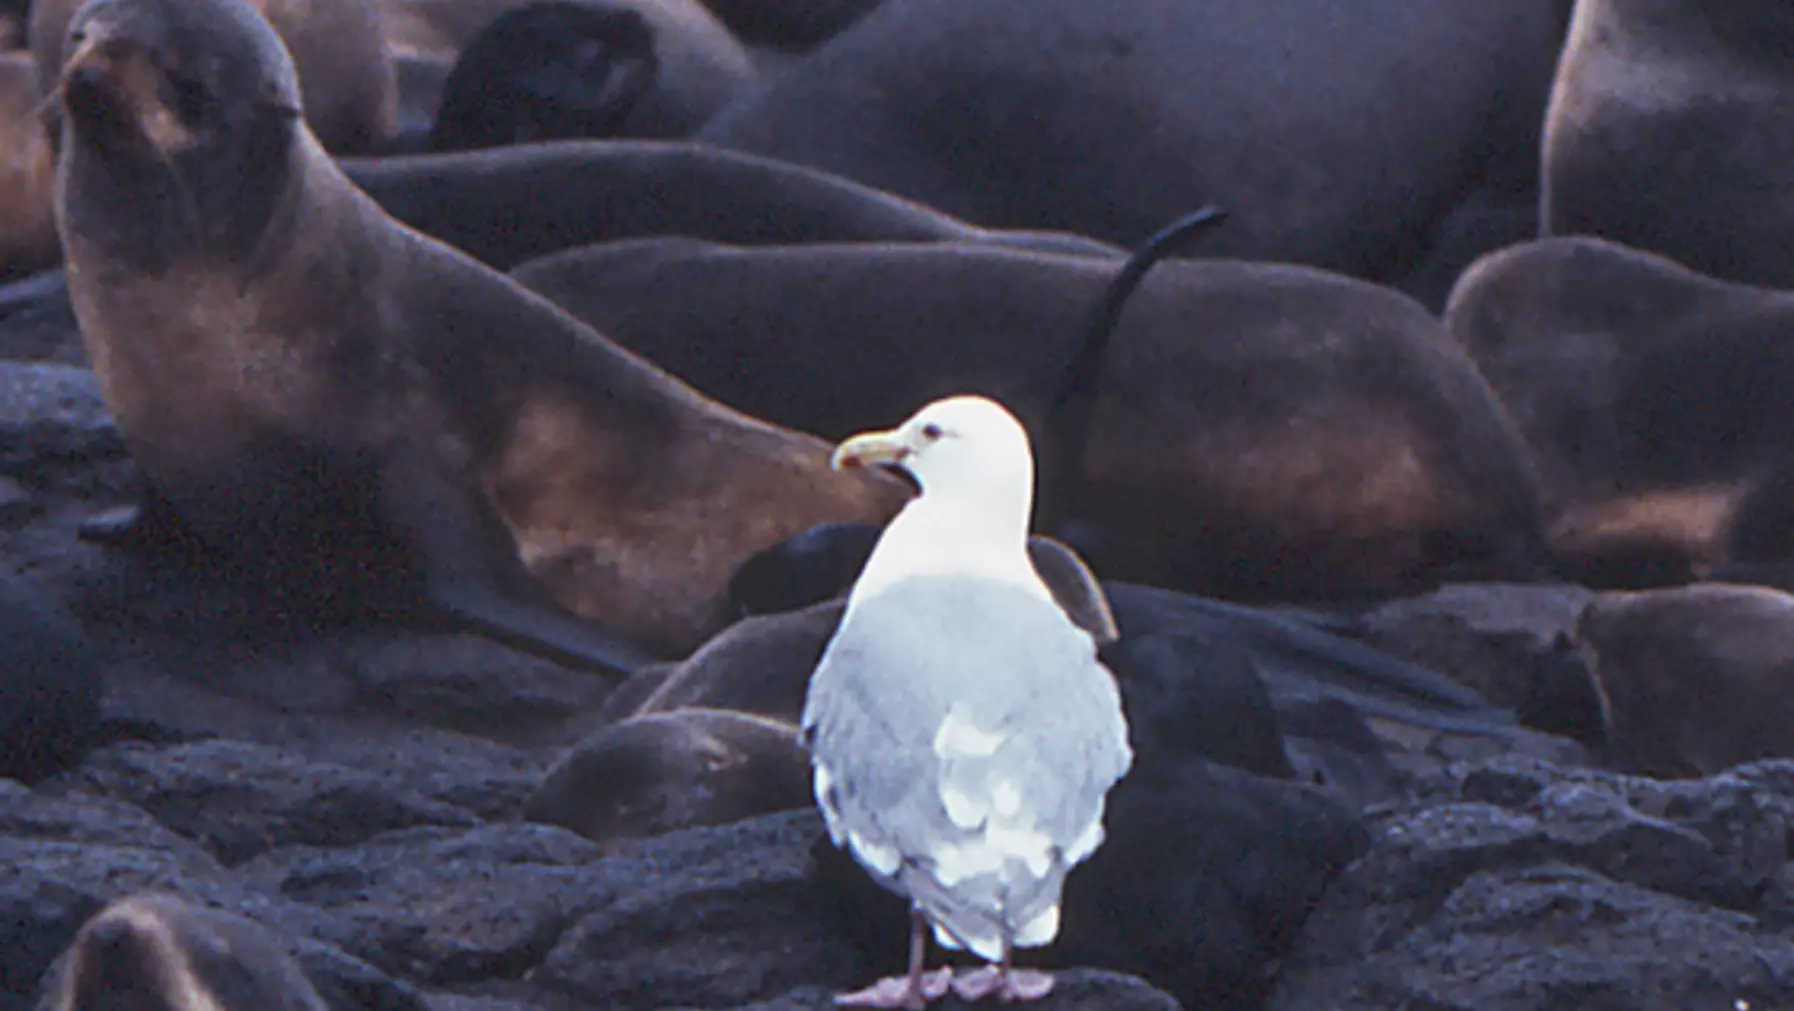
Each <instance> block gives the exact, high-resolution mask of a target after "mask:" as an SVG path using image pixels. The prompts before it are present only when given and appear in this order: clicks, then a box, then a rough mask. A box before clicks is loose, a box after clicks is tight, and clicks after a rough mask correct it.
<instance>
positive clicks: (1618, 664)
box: [1576, 583, 1794, 777]
mask: <svg viewBox="0 0 1794 1011" xmlns="http://www.w3.org/2000/svg"><path fill="white" fill-rule="evenodd" d="M1576 635H1577V639H1578V640H1579V644H1580V645H1581V646H1582V648H1583V651H1584V656H1585V657H1587V658H1588V659H1589V661H1590V669H1591V672H1592V675H1593V677H1594V680H1595V684H1596V687H1597V689H1598V691H1599V693H1600V695H1601V697H1602V700H1603V702H1604V707H1605V709H1606V714H1607V733H1608V739H1609V745H1610V748H1611V750H1612V757H1613V759H1614V761H1615V762H1616V764H1617V765H1618V766H1619V767H1620V768H1621V769H1623V770H1624V771H1627V772H1632V773H1638V774H1643V775H1649V776H1659V777H1699V776H1710V775H1713V774H1715V773H1718V772H1721V771H1723V770H1725V769H1727V768H1730V767H1731V766H1733V765H1736V764H1738V763H1740V762H1748V761H1753V760H1756V759H1762V758H1781V757H1794V597H1790V596H1789V595H1787V594H1785V593H1782V592H1781V591H1779V590H1770V589H1764V588H1760V587H1744V586H1728V585H1724V584H1718V583H1708V584H1703V585H1699V586H1688V587H1677V588H1672V589H1662V590H1650V591H1646V592H1642V593H1626V592H1614V593H1604V594H1601V595H1600V596H1598V597H1597V598H1595V600H1594V601H1593V602H1591V603H1590V604H1589V605H1588V606H1587V607H1586V608H1585V609H1584V611H1583V613H1582V616H1581V618H1580V619H1579V621H1578V622H1577V630H1576Z"/></svg>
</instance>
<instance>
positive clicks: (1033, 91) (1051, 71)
mask: <svg viewBox="0 0 1794 1011" xmlns="http://www.w3.org/2000/svg"><path fill="white" fill-rule="evenodd" d="M1568 9H1569V2H1568V0H1509V2H1503V3H1499V4H1495V3H1488V2H1485V0H1436V2H1432V3H1426V4H1421V5H1419V6H1416V5H1415V4H1413V3H1411V2H1409V0H1363V2H1359V3H1355V4H1351V5H1349V6H1347V5H1341V4H1339V3H1337V2H1336V0H1282V2H1278V3H1265V2H1263V0H1208V2H1203V3H1192V2H1190V0H1104V2H1100V3H1092V2H1090V0H980V2H977V3H968V2H966V0H903V2H901V3H885V4H882V5H881V6H879V8H878V9H877V10H875V11H873V12H872V13H870V14H868V15H866V16H865V17H864V18H863V19H861V20H860V21H858V22H857V23H855V24H854V25H853V26H852V27H850V28H848V29H847V30H845V31H843V32H842V33H841V34H840V35H838V36H836V37H834V38H833V39H831V40H829V41H828V42H827V43H825V44H824V45H823V46H821V47H820V48H818V49H817V50H815V51H814V52H812V53H810V54H808V55H807V56H806V57H805V58H804V59H803V60H802V61H800V62H798V63H796V64H793V65H792V66H791V67H789V68H788V69H787V70H786V71H785V72H783V73H782V74H780V75H779V76H778V77H777V78H776V79H773V80H772V81H770V82H769V83H768V85H767V86H766V87H765V88H764V89H763V90H761V91H759V92H756V93H754V94H752V95H749V96H748V97H746V98H744V99H743V100H742V101H740V102H738V103H737V104H735V105H734V106H731V107H730V108H729V109H727V110H725V111H724V112H723V113H722V114H720V115H719V116H718V117H717V118H716V119H715V120H714V121H713V122H712V123H711V124H710V125H709V126H707V127H705V129H704V130H703V132H702V133H700V134H699V135H698V136H699V139H701V140H705V141H708V142H712V143H716V144H719V145H722V146H725V147H730V148H734V149H737V150H742V151H751V152H753V153H756V154H763V155H768V156H770V157H774V158H780V159H784V160H786V161H793V162H797V163H799V164H803V165H811V166H814V167H816V168H820V169H824V170H826V171H830V172H834V173H837V174H839V175H843V176H847V177H848V178H850V179H855V180H858V181H860V182H863V183H866V184H868V185H871V186H876V187H879V188H880V189H885V190H889V191H891V192H893V193H898V194H901V195H903V196H907V197H910V198H912V199H916V200H920V201H922V202H923V203H926V204H928V205H930V206H933V207H938V208H940V209H941V210H943V211H945V212H947V213H949V214H953V215H955V216H957V217H961V218H964V219H966V220H967V221H974V222H977V223H979V224H981V225H987V226H991V227H1001V228H1053V229H1064V230H1066V231H1071V232H1077V233H1079V234H1083V235H1089V236H1093V237H1095V238H1099V239H1103V240H1105V241H1109V242H1115V243H1119V244H1122V245H1127V246H1132V245H1134V244H1136V243H1138V242H1139V241H1140V240H1142V239H1144V238H1145V237H1146V236H1147V235H1149V234H1151V233H1152V232H1153V230H1155V229H1157V228H1158V227H1159V226H1160V225H1161V224H1163V223H1164V222H1166V221H1169V220H1171V219H1172V218H1173V217H1174V216H1176V215H1177V214H1180V213H1182V212H1184V211H1186V210H1188V209H1190V208H1192V207H1196V206H1199V205H1201V204H1204V203H1214V204H1218V205H1220V206H1223V207H1226V208H1228V209H1229V210H1231V211H1233V212H1234V213H1235V215H1236V218H1235V220H1234V223H1233V224H1232V225H1230V226H1229V227H1228V229H1227V230H1226V232H1225V233H1223V234H1218V235H1217V236H1216V238H1215V240H1214V242H1213V243H1212V246H1211V247H1210V248H1209V249H1208V250H1207V253H1208V255H1213V256H1217V257H1229V258H1240V259H1254V260H1277V261H1293V262H1299V263H1305V264H1310V265H1314V266H1320V267H1326V268H1330V269H1333V270H1338V271H1342V272H1344V273H1347V274H1351V275H1353V276H1357V277H1363V278H1369V279H1373V280H1381V281H1394V280H1396V279H1398V278H1401V277H1403V276H1405V275H1407V274H1408V273H1409V272H1410V271H1411V270H1412V269H1413V268H1414V267H1415V266H1416V265H1417V264H1418V263H1419V262H1420V261H1421V260H1423V259H1424V258H1426V256H1427V255H1428V253H1429V252H1431V251H1432V250H1433V248H1434V246H1435V244H1436V242H1437V240H1438V239H1439V237H1440V232H1441V229H1442V228H1443V227H1444V226H1445V224H1446V222H1447V221H1448V220H1449V219H1450V218H1451V217H1452V215H1453V212H1454V211H1455V210H1456V209H1457V208H1458V207H1460V206H1461V205H1463V204H1465V203H1466V202H1469V201H1471V200H1473V199H1474V198H1478V197H1479V196H1480V197H1483V198H1487V199H1488V200H1490V201H1491V202H1494V203H1499V204H1503V205H1512V206H1518V207H1524V208H1529V209H1530V208H1535V207H1536V204H1537V199H1538V190H1537V185H1536V181H1537V178H1538V148H1539V124H1540V122H1541V121H1542V119H1543V114H1544V109H1545V104H1546V101H1547V97H1548V92H1549V88H1550V83H1551V75H1552V71H1553V69H1554V66H1555V61H1556V56H1557V51H1558V45H1559V41H1560V40H1561V39H1562V33H1563V28H1564V24H1565V20H1566V17H1567V14H1568ZM1416 80H1424V81H1425V82H1426V86H1425V87H1415V86H1414V82H1415V81H1416ZM1522 224H1524V225H1525V227H1526V230H1525V231H1524V232H1521V233H1520V234H1519V235H1514V236H1507V235H1500V236H1492V237H1490V238H1491V239H1492V240H1494V241H1496V242H1497V243H1498V244H1505V242H1509V241H1517V240H1518V239H1519V238H1521V237H1524V236H1525V235H1528V234H1531V233H1532V230H1533V228H1534V227H1535V226H1533V225H1532V224H1531V222H1530V221H1523V222H1522ZM1484 248H1485V249H1486V248H1491V247H1484ZM1480 251H1482V250H1476V249H1469V250H1464V251H1462V252H1460V253H1459V255H1460V256H1463V255H1464V253H1469V254H1471V255H1474V253H1475V252H1480ZM1463 262H1468V259H1464V261H1463Z"/></svg>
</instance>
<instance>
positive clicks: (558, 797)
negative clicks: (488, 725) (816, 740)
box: [523, 708, 812, 842]
mask: <svg viewBox="0 0 1794 1011" xmlns="http://www.w3.org/2000/svg"><path fill="white" fill-rule="evenodd" d="M811 803H812V800H811V791H810V759H809V754H808V753H807V752H806V751H805V750H804V748H803V746H802V745H801V744H800V743H799V742H798V737H797V727H796V726H795V725H794V724H792V723H788V722H784V721H780V720H771V719H766V718H763V717H760V716H753V715H750V714H747V713H741V712H732V711H728V710H721V709H697V708H692V709H678V710H674V711H671V712H663V713H654V714H651V715H644V716H633V717H630V718H629V719H626V720H623V721H621V722H618V723H613V724H610V725H609V726H605V727H602V728H600V729H598V730H597V731H595V732H594V733H593V734H591V735H590V736H588V737H587V738H586V739H584V740H582V741H581V742H580V743H579V744H577V745H575V746H574V747H573V750H572V751H571V752H569V753H568V754H567V755H566V757H564V758H563V759H562V760H561V761H560V762H559V763H557V764H556V765H555V767H554V768H552V769H550V770H549V772H548V775H547V776H546V777H544V779H543V781H542V783H541V785H540V786H538V787H537V788H536V791H535V792H534V793H533V794H531V795H530V797H529V799H528V800H527V801H525V802H524V807H523V817H524V818H525V819H526V820H528V821H535V822H542V823H546V824H550V825H560V826H563V827H565V828H569V829H572V830H573V831H575V832H577V833H579V834H580V835H583V836H585V837H586V838H588V839H591V840H594V841H596V842H613V841H620V840H624V839H632V838H641V837H644V836H650V835H658V834H660V833H663V832H672V831H676V830H679V829H686V828H695V827H698V826H701V825H721V824H724V823H727V822H732V821H739V820H741V819H743V818H752V817H755V816H757V815H763V814H771V813H772V812H774V811H788V810H793V809H796V808H802V807H808V806H809V805H810V804H811Z"/></svg>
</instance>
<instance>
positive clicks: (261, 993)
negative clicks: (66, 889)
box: [45, 892, 330, 1011]
mask: <svg viewBox="0 0 1794 1011" xmlns="http://www.w3.org/2000/svg"><path fill="white" fill-rule="evenodd" d="M52 972H53V973H54V976H53V978H52V981H51V982H50V984H49V985H48V987H47V1000H46V1001H45V1006H46V1007H47V1008H48V1009H49V1011H138V1009H155V1011H330V1006H329V1005H328V1004H326V1003H325V1002H324V999H323V998H322V997H320V996H318V992H317V990H316V989H315V988H314V987H313V986H312V983H311V981H310V980H309V979H307V978H306V975H305V972H304V970H302V969H300V968H299V964H298V963H297V962H295V961H294V960H293V958H292V956H291V955H289V954H288V952H287V946H286V945H285V944H283V943H282V942H281V941H280V939H279V938H278V937H276V936H275V935H274V934H273V932H272V931H270V930H268V929H267V928H266V927H263V926H262V925H260V924H258V923H255V922H253V921H250V920H246V919H244V918H243V917H240V916H236V915H233V914H231V913H226V912H223V911H222V910H217V909H209V908H207V907H205V906H202V905H199V904H197V903H194V902H191V901H188V900H186V899H183V898H179V897H177V896H174V895H169V894H166V893H160V892H141V893H138V894H135V895H130V896H126V897H125V898H122V899H118V900H116V901H114V902H113V903H111V904H110V905H108V906H107V907H106V908H104V909H102V910H100V911H99V912H98V913H96V914H94V915H93V917H91V918H90V919H89V920H88V921H87V922H86V923H85V924H83V925H82V927H81V930H80V931H79V932H78V933H76V935H75V940H74V943H73V944H71V945H70V946H69V950H68V952H67V954H65V955H64V956H63V961H62V963H60V965H59V966H58V968H57V969H55V970H52Z"/></svg>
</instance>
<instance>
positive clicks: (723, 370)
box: [513, 223, 1537, 599]
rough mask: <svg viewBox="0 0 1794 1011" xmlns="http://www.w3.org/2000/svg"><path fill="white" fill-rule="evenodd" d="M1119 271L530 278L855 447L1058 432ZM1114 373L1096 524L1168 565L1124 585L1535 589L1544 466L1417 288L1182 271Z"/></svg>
mask: <svg viewBox="0 0 1794 1011" xmlns="http://www.w3.org/2000/svg"><path fill="white" fill-rule="evenodd" d="M1228 227H1229V228H1231V227H1232V224H1231V223H1230V224H1229V225H1228ZM1225 231H1226V230H1225V229H1223V230H1222V231H1221V232H1219V233H1217V237H1218V236H1219V235H1220V234H1225ZM1114 271H1115V263H1114V261H1098V260H1094V259H1079V258H1071V257H1059V256H1050V255H1044V254H1037V253H1028V252H1021V251H1014V250H1007V249H995V248H988V247H974V246H969V245H965V244H959V243H929V244H917V245H908V246H903V245H896V244H871V243H868V244H858V245H853V246H847V245H838V246H837V245H822V244H815V245H809V246H802V247H763V248H756V249H740V248H728V247H723V246H718V245H713V244H707V243H702V242H696V241H691V240H685V239H661V240H644V241H634V242H619V243H610V244H606V245H604V246H591V247H586V248H584V249H579V250H570V251H567V252H565V253H561V254H556V255H555V256H552V257H546V258H544V259H541V260H537V261H534V262H532V263H528V264H525V265H523V266H521V267H519V268H517V270H516V271H515V272H514V274H513V276H514V277H516V278H518V279H519V280H521V281H523V283H525V284H526V285H528V286H530V287H532V288H534V289H535V290H537V291H539V292H541V293H543V294H545V295H548V296H549V297H550V298H552V299H554V300H555V301H556V302H558V303H559V304H561V305H562V306H564V307H566V308H568V309H569V310H571V311H572V312H573V313H574V315H576V316H579V317H580V318H582V319H586V320H588V321H590V322H592V323H594V324H595V325H597V326H598V327H599V328H600V329H602V330H604V332H606V333H608V334H610V335H611V336H612V337H613V338H614V339H616V340H617V341H619V342H620V343H622V344H623V345H624V346H626V347H629V348H631V349H632V350H635V351H637V352H638V353H640V354H642V355H644V356H646V357H648V358H649V359H651V360H653V361H655V362H656V363H657V364H659V365H661V366H662V367H664V368H666V369H668V370H669V371H671V372H672V373H673V374H675V375H678V376H680V377H681V378H683V379H685V380H686V381H688V382H691V383H692V384H693V385H695V386H697V387H698V388H699V389H702V390H704V391H705V392H706V393H707V394H709V395H711V396H715V397H718V398H720V399H722V400H724V401H725V402H729V403H735V404H739V405H741V406H742V407H743V408H744V409H746V410H748V411H750V412H751V413H753V414H755V415H757V416H760V417H765V418H767V419H769V420H772V421H775V422H777V423H780V424H786V425H790V426H792V427H796V428H800V429H802V430H804V431H811V432H816V433H818V434H820V435H823V436H824V437H827V438H841V437H844V436H846V435H847V434H849V433H850V432H852V431H855V430H858V429H861V428H865V427H870V426H874V425H878V424H881V423H890V422H891V421H894V420H895V419H898V418H901V417H903V416H905V415H906V414H907V413H908V411H909V410H911V409H912V408H913V405H914V404H916V403H924V402H927V401H929V400H931V399H935V398H939V397H941V396H945V395H951V394H954V393H963V392H971V393H981V394H984V395H987V396H990V397H992V398H994V399H996V400H998V401H1000V402H1002V403H1003V404H1005V405H1007V406H1008V407H1009V408H1010V409H1011V410H1012V411H1014V412H1015V413H1016V415H1017V416H1018V417H1020V418H1021V419H1022V420H1023V422H1024V424H1025V425H1027V426H1028V427H1029V428H1030V430H1031V431H1032V432H1035V433H1039V432H1041V431H1042V427H1041V426H1042V425H1043V424H1045V423H1046V419H1047V418H1048V416H1049V414H1050V411H1051V408H1052V403H1053V400H1054V396H1055V394H1056V392H1057V390H1058V386H1059V383H1060V381H1061V379H1062V376H1063V375H1064V372H1065V369H1066V363H1067V362H1069V361H1070V360H1071V359H1072V357H1073V355H1074V354H1075V353H1076V349H1077V348H1079V347H1081V346H1082V344H1081V343H1080V342H1082V341H1084V340H1085V339H1086V337H1087V335H1086V334H1085V333H1083V332H1081V327H1082V321H1083V320H1084V319H1085V317H1086V315H1087V314H1088V312H1089V310H1090V307H1091V306H1092V305H1094V304H1095V303H1096V302H1097V301H1098V299H1099V295H1100V293H1101V292H1103V291H1104V290H1105V288H1106V286H1107V285H1108V284H1109V283H1110V282H1111V280H1112V279H1113V275H1114ZM843 335H848V336H846V337H844V336H843ZM1105 361H1106V366H1105V370H1104V378H1103V380H1102V383H1101V386H1100V388H1099V390H1098V393H1097V398H1098V399H1097V404H1096V407H1095V409H1094V411H1093V413H1092V415H1091V424H1090V441H1089V447H1090V448H1089V452H1088V453H1087V454H1086V455H1085V458H1084V459H1083V460H1082V461H1081V466H1082V471H1083V474H1084V478H1085V480H1086V481H1087V482H1088V488H1089V493H1088V496H1087V498H1088V502H1089V506H1088V512H1087V513H1086V514H1085V516H1084V517H1082V518H1083V519H1085V520H1087V521H1090V522H1092V523H1095V524H1097V525H1098V526H1100V527H1102V528H1106V529H1108V530H1111V531H1115V532H1117V533H1119V534H1120V535H1122V536H1124V537H1126V538H1128V539H1130V540H1131V541H1133V542H1135V543H1137V544H1140V545H1144V546H1145V547H1144V549H1143V550H1140V551H1138V552H1132V553H1130V557H1133V558H1137V559H1138V561H1136V562H1135V563H1133V564H1134V565H1137V566H1138V568H1134V567H1130V566H1126V565H1124V566H1121V567H1120V568H1116V567H1114V566H1115V565H1116V564H1117V563H1116V562H1115V561H1114V560H1113V559H1112V560H1110V561H1109V562H1107V563H1105V564H1108V565H1110V566H1111V567H1110V568H1108V569H1105V567H1104V564H1096V568H1097V570H1098V571H1099V572H1102V573H1103V574H1104V575H1105V576H1109V577H1113V578H1124V579H1132V580H1134V581H1144V582H1158V581H1165V582H1169V583H1172V584H1174V585H1177V586H1179V587H1181V588H1187V589H1191V590H1194V591H1197V592H1207V593H1216V594H1220V595H1233V596H1242V597H1260V598H1264V597H1271V598H1278V599H1292V598H1300V597H1332V596H1343V595H1372V594H1383V593H1401V592H1411V591H1413V590H1415V589H1418V588H1419V587H1422V586H1425V585H1430V584H1432V583H1435V582H1437V581H1438V580H1440V579H1442V578H1444V577H1445V575H1446V573H1447V572H1448V571H1449V572H1451V573H1453V574H1454V575H1459V576H1463V575H1472V574H1493V573H1497V572H1500V573H1505V574H1506V576H1507V577H1508V578H1520V579H1524V578H1529V577H1530V576H1532V575H1533V574H1534V567H1533V560H1532V558H1531V556H1530V551H1531V550H1532V549H1531V547H1530V545H1531V544H1532V541H1533V539H1534V538H1536V536H1537V530H1536V524H1537V512H1536V510H1537V502H1536V497H1535V496H1536V489H1535V488H1534V485H1533V478H1532V475H1531V472H1530V461H1529V459H1528V451H1527V448H1526V445H1525V443H1524V442H1523V441H1522V440H1521V439H1520V437H1519V435H1518V434H1517V433H1516V432H1515V431H1514V428H1513V425H1512V423H1511V422H1510V421H1509V420H1508V419H1507V417H1506V414H1505V412H1504V411H1503V409H1502V406H1501V404H1500V403H1499V402H1498V401H1497V400H1496V399H1495V397H1494V396H1493V394H1492V393H1491V392H1490V391H1489V389H1488V386H1487V385H1486V384H1485V383H1484V381H1483V379H1482V377H1481V376H1480V375H1478V374H1477V372H1476V368H1475V366H1474V365H1473V364H1472V363H1471V362H1470V360H1469V359H1468V358H1467V357H1465V356H1464V354H1463V352H1462V350H1461V349H1459V348H1458V347H1456V346H1455V345H1453V344H1452V343H1451V341H1450V340H1449V338H1448V337H1447V336H1446V335H1445V334H1444V332H1443V331H1442V329H1441V328H1440V326H1439V323H1438V321H1437V320H1436V319H1434V318H1433V317H1432V316H1431V315H1429V314H1428V313H1427V312H1426V310H1425V309H1424V308H1422V307H1421V306H1419V305H1417V304H1415V303H1414V302H1412V301H1411V300H1409V299H1407V298H1404V297H1402V296H1401V295H1400V294H1398V293H1395V292H1392V291H1389V290H1386V289H1382V288H1378V287H1375V286H1373V285H1369V284H1366V283H1364V282H1360V281H1355V280H1352V279H1349V278H1345V277H1341V276H1338V275H1336V274H1329V273H1326V272H1322V271H1317V270H1313V269H1311V268H1305V267H1298V266H1291V265H1273V264H1255V263H1237V262H1227V261H1211V260H1193V261H1177V262H1170V263H1165V264H1163V265H1161V266H1160V267H1159V268H1157V270H1156V272H1155V273H1153V274H1152V275H1151V276H1149V277H1147V278H1146V280H1145V282H1144V283H1143V284H1142V285H1141V287H1140V289H1139V291H1138V292H1137V293H1136V294H1135V295H1134V296H1133V297H1132V299H1131V300H1130V301H1129V303H1128V305H1127V308H1126V312H1125V314H1124V315H1123V316H1122V318H1121V320H1120V323H1119V327H1118V329H1117V331H1116V334H1115V338H1114V342H1113V344H1112V346H1111V347H1110V348H1109V350H1108V352H1107V354H1106V355H1105ZM791 362H802V363H803V368H801V369H794V368H790V367H788V363H791ZM1073 546H1074V547H1077V548H1079V549H1080V552H1081V553H1084V554H1086V555H1087V556H1088V555H1089V552H1088V551H1085V550H1084V547H1083V546H1082V545H1080V544H1074V545H1073Z"/></svg>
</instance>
